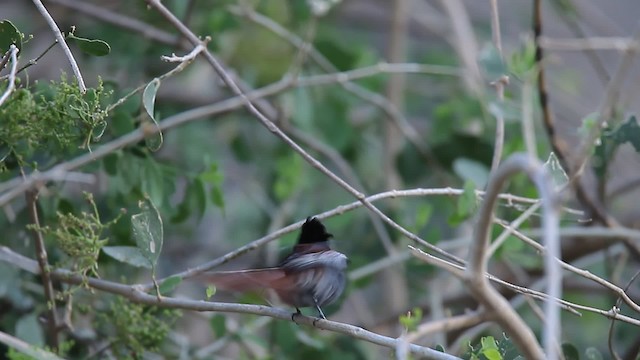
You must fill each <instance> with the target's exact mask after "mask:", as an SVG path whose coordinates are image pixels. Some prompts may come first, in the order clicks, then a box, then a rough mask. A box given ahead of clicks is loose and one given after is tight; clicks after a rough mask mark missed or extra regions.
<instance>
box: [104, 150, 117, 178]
mask: <svg viewBox="0 0 640 360" xmlns="http://www.w3.org/2000/svg"><path fill="white" fill-rule="evenodd" d="M119 157H120V155H119V153H111V154H109V155H107V156H105V157H104V158H103V159H102V166H103V167H104V171H105V172H106V173H107V174H109V175H110V176H116V175H117V174H118V159H119Z"/></svg>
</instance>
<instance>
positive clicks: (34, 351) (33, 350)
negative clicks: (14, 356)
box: [0, 331, 64, 360]
mask: <svg viewBox="0 0 640 360" xmlns="http://www.w3.org/2000/svg"><path fill="white" fill-rule="evenodd" d="M0 343H3V344H5V345H6V346H7V347H10V348H13V349H16V350H17V351H19V352H21V353H23V354H25V355H27V356H28V357H30V358H33V359H41V360H64V359H62V358H61V357H58V356H57V355H56V354H54V353H51V352H48V351H45V350H43V349H40V348H38V347H36V346H33V345H31V344H29V343H27V342H25V341H23V340H20V339H18V338H17V337H13V336H11V335H9V334H7V333H5V332H3V331H0Z"/></svg>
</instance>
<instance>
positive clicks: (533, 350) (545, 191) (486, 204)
mask: <svg viewBox="0 0 640 360" xmlns="http://www.w3.org/2000/svg"><path fill="white" fill-rule="evenodd" d="M520 171H523V172H525V173H526V174H527V176H529V178H530V179H531V181H533V182H534V184H535V185H536V187H537V188H538V192H539V193H540V197H541V198H542V206H543V215H544V217H543V224H544V231H545V244H546V246H547V251H548V253H547V255H546V256H545V269H546V275H547V278H548V284H549V290H548V291H547V294H548V295H549V296H550V297H551V298H555V299H557V298H560V297H561V293H562V287H561V286H562V284H561V278H560V272H561V270H560V264H558V262H557V261H556V258H559V257H560V256H559V255H560V245H559V241H558V221H559V220H558V214H557V209H556V199H555V194H554V191H553V185H552V183H551V180H550V178H549V176H548V174H547V173H546V171H545V170H544V167H543V165H542V163H540V162H539V161H538V160H536V159H533V158H531V157H528V156H526V155H521V154H519V155H518V154H517V155H513V156H511V157H510V158H509V159H507V161H505V162H504V163H503V164H502V166H501V167H500V168H498V171H497V172H496V173H495V175H494V177H492V178H491V179H490V182H489V184H488V186H487V194H486V196H485V198H484V201H483V202H482V206H481V208H480V210H479V218H478V222H477V224H476V228H475V231H474V238H473V241H472V243H471V248H470V249H469V265H468V267H467V269H466V271H465V281H466V282H467V284H468V285H469V287H470V289H471V291H472V292H473V293H474V295H475V296H476V298H478V300H479V301H480V303H482V304H483V305H484V306H486V307H487V309H488V310H489V311H491V312H493V313H494V314H495V316H496V319H497V321H498V322H499V323H500V325H501V326H502V327H504V329H505V330H506V331H507V333H508V334H509V335H510V336H511V338H512V339H513V341H514V343H515V344H517V346H518V347H519V348H520V350H521V351H522V352H523V354H524V355H525V357H526V358H529V359H544V358H545V355H544V353H543V352H542V349H541V348H540V347H539V345H538V343H537V341H536V337H535V335H534V334H533V331H531V329H530V328H529V327H528V326H527V325H526V324H525V322H524V321H523V320H522V318H521V317H520V316H519V315H518V314H517V313H516V312H515V311H514V310H513V309H512V308H511V307H510V306H509V303H508V302H507V301H506V300H505V299H504V297H502V296H501V295H500V293H498V292H497V291H496V290H495V289H494V288H493V287H492V286H491V285H490V284H489V281H488V280H487V278H486V277H485V276H484V274H485V273H486V270H487V261H488V258H487V250H488V244H489V239H490V229H491V224H492V218H493V209H494V207H495V203H496V200H497V198H498V194H499V191H500V189H501V188H502V187H503V185H504V183H505V182H506V180H507V179H508V178H509V177H511V176H512V175H514V174H515V173H517V172H520ZM559 310H560V309H559V307H558V306H557V304H556V303H555V302H554V301H548V302H547V304H546V311H545V315H546V319H545V320H546V321H545V333H544V336H545V338H544V343H545V350H546V352H547V356H550V357H554V358H555V357H556V356H557V355H555V356H554V353H555V351H554V343H555V341H556V340H557V339H558V335H559V334H560V316H559Z"/></svg>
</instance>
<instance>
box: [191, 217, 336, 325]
mask: <svg viewBox="0 0 640 360" xmlns="http://www.w3.org/2000/svg"><path fill="white" fill-rule="evenodd" d="M332 236H333V235H331V234H329V233H328V232H327V230H326V229H325V227H324V225H323V224H322V223H321V222H320V220H318V219H316V218H315V217H310V218H307V220H306V221H305V223H304V224H303V225H302V231H301V232H300V236H299V237H298V243H297V244H296V245H295V246H294V247H293V251H292V252H291V254H289V256H287V257H286V258H285V259H284V260H283V261H282V262H281V263H280V264H279V265H278V266H276V267H272V268H264V269H248V270H238V271H221V272H211V273H204V274H201V275H199V276H197V278H198V279H200V280H202V281H204V282H207V283H209V284H213V285H215V286H216V287H217V288H219V289H222V290H229V291H237V292H249V291H257V290H265V289H273V290H274V291H275V292H276V294H277V295H278V297H279V298H280V300H282V302H284V303H286V304H289V305H291V306H294V307H295V308H296V311H297V313H298V314H300V309H299V308H301V307H315V308H316V309H317V310H318V314H319V315H320V317H322V318H323V319H326V317H325V315H324V313H323V312H322V308H321V307H322V306H324V305H328V304H331V303H332V302H334V301H335V300H336V299H337V298H338V297H339V296H340V295H341V294H342V292H343V291H344V289H345V286H346V283H347V279H346V274H345V270H346V268H347V261H348V259H347V257H346V256H345V255H344V254H342V253H340V252H338V251H335V250H332V249H331V247H330V246H329V239H330V238H331V237H332Z"/></svg>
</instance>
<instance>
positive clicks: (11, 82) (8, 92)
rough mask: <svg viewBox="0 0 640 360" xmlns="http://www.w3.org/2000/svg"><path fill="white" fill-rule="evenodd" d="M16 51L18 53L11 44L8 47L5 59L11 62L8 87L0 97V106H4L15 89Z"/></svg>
mask: <svg viewBox="0 0 640 360" xmlns="http://www.w3.org/2000/svg"><path fill="white" fill-rule="evenodd" d="M18 51H20V50H19V49H18V48H17V47H16V46H15V45H13V44H11V46H9V51H8V52H7V55H6V56H7V59H10V61H11V69H9V86H7V88H6V89H5V90H4V92H3V93H2V96H0V106H2V104H4V102H5V101H7V99H8V98H9V96H10V95H11V93H12V92H13V91H14V90H15V88H16V73H17V70H16V69H17V67H18ZM0 70H2V66H0Z"/></svg>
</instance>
